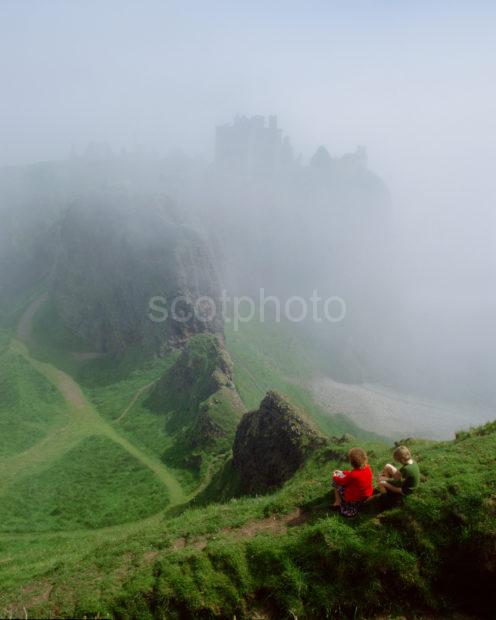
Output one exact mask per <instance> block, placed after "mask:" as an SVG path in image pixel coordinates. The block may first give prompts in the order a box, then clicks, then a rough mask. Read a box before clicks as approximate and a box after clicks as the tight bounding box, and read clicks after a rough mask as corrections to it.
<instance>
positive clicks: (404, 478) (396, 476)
mask: <svg viewBox="0 0 496 620" xmlns="http://www.w3.org/2000/svg"><path fill="white" fill-rule="evenodd" d="M393 457H394V460H395V461H396V462H397V463H400V464H401V467H400V468H399V469H398V468H396V467H395V466H394V465H391V464H390V463H388V464H387V465H385V467H384V469H383V470H382V473H381V474H380V476H379V491H380V493H381V494H383V495H384V494H388V493H394V494H396V495H410V494H411V493H413V491H414V490H415V489H416V488H417V487H418V485H419V483H420V470H419V466H418V464H417V463H416V462H415V461H414V460H413V458H412V454H411V452H410V450H409V449H408V448H407V447H406V446H398V447H397V448H396V449H395V451H394V452H393Z"/></svg>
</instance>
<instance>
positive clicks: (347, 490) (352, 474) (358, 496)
mask: <svg viewBox="0 0 496 620" xmlns="http://www.w3.org/2000/svg"><path fill="white" fill-rule="evenodd" d="M343 474H344V476H343V477H342V478H340V477H339V476H333V478H332V479H333V480H334V482H335V483H336V484H339V485H340V486H343V487H344V499H345V501H346V502H360V501H362V500H364V499H367V497H370V496H371V495H372V494H373V492H374V488H373V486H372V470H371V469H370V465H365V467H364V468H363V469H352V470H351V471H347V470H345V471H343Z"/></svg>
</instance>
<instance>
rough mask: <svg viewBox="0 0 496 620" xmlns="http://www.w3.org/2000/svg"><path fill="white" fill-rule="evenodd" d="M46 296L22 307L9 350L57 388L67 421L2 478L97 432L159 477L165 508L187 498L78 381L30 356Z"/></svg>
mask: <svg viewBox="0 0 496 620" xmlns="http://www.w3.org/2000/svg"><path fill="white" fill-rule="evenodd" d="M47 298H48V296H47V295H46V294H43V295H41V296H40V297H37V298H36V299H35V300H34V301H33V302H31V304H30V305H29V306H28V308H27V309H26V310H25V312H24V313H23V315H22V317H21V319H20V321H19V324H18V328H17V340H13V341H12V343H11V349H12V350H13V351H15V352H16V353H18V354H20V355H22V356H23V357H24V359H26V360H27V361H28V362H29V363H30V364H31V365H32V366H33V367H34V368H35V369H36V370H37V371H38V372H40V373H41V374H42V375H43V376H45V377H46V378H47V379H48V380H49V381H50V382H51V383H52V384H53V385H55V387H56V388H57V389H58V390H59V392H60V393H61V394H62V396H63V397H64V399H65V401H66V403H67V406H68V415H67V423H66V424H65V425H64V426H62V427H60V428H57V429H56V430H55V431H53V432H52V433H50V434H49V435H47V436H46V437H45V438H44V439H42V440H41V441H40V442H38V443H37V444H36V445H34V446H32V447H31V448H30V449H29V450H27V451H26V452H23V453H22V454H19V455H17V456H16V457H14V458H13V459H11V460H10V461H9V464H8V466H7V468H6V471H5V472H2V475H4V474H5V477H6V481H9V480H10V481H13V480H14V479H15V476H16V475H17V474H18V473H19V472H20V471H22V470H23V469H27V468H30V467H32V466H33V464H34V463H36V464H37V465H39V466H44V465H46V464H47V463H48V462H51V461H53V460H55V459H56V458H59V457H60V456H61V454H63V453H64V452H66V451H67V450H68V449H70V448H71V447H72V446H73V445H75V444H76V443H77V442H78V441H80V440H81V438H83V437H85V436H89V435H91V434H100V435H105V436H106V437H108V438H109V439H111V440H112V441H114V442H115V443H117V444H119V445H120V446H121V447H122V448H123V449H124V450H126V451H127V452H128V453H129V454H131V455H132V456H133V457H135V458H136V459H137V460H138V461H140V462H141V463H142V464H143V465H145V466H146V467H147V468H148V469H150V470H151V471H152V472H153V473H154V474H155V475H156V476H157V477H158V478H159V480H160V481H161V482H162V484H163V485H164V486H165V487H166V488H167V490H168V493H169V501H170V504H169V507H170V506H173V505H176V504H181V503H183V502H185V501H186V500H187V498H186V495H185V493H184V491H183V489H182V487H181V485H180V484H179V482H178V481H177V480H176V478H175V477H174V476H173V475H172V474H171V472H170V471H169V470H168V469H167V467H166V466H165V465H164V464H163V463H162V462H161V461H159V460H158V459H155V458H153V457H152V456H150V455H148V454H147V453H145V452H143V451H142V450H141V449H140V448H138V447H137V446H135V445H134V444H133V443H131V442H130V441H129V440H128V439H127V438H125V437H123V436H122V435H121V434H120V433H119V432H118V431H117V430H116V429H115V428H114V427H113V426H112V425H111V424H109V423H108V422H107V421H106V420H105V419H104V418H102V417H101V416H100V414H99V413H98V411H97V410H96V408H95V407H94V406H93V405H92V404H91V403H90V402H89V401H88V400H87V399H86V397H85V395H84V393H83V391H82V390H81V387H80V386H79V384H78V383H76V381H74V379H73V378H72V377H71V376H70V375H68V374H67V373H66V372H64V371H63V370H60V369H59V368H56V367H55V366H53V365H52V364H48V363H46V362H40V361H39V360H36V359H34V358H33V357H31V355H30V353H29V350H28V344H29V340H30V336H31V332H32V321H33V319H34V317H35V315H36V313H37V312H38V310H39V309H40V308H41V307H42V305H43V304H44V303H45V301H46V300H47ZM148 387H150V386H149V385H148V386H145V387H144V388H141V390H139V392H138V393H137V394H136V395H135V397H134V398H133V400H132V401H131V403H130V404H129V406H128V407H127V409H126V410H125V411H124V412H123V414H122V415H121V418H122V417H123V416H124V415H125V414H126V413H127V412H128V411H129V410H130V409H131V407H132V406H133V404H134V403H135V402H136V400H137V399H138V398H139V396H140V394H141V393H142V392H143V391H144V390H145V389H147V388H148Z"/></svg>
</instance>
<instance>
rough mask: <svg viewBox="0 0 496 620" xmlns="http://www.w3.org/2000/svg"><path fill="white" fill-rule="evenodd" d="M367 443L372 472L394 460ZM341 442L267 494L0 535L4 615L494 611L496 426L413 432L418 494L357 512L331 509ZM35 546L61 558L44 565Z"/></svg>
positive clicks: (337, 614) (357, 614)
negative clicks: (84, 530)
mask: <svg viewBox="0 0 496 620" xmlns="http://www.w3.org/2000/svg"><path fill="white" fill-rule="evenodd" d="M367 447H368V448H369V453H370V456H371V464H372V466H373V468H374V469H375V470H376V471H377V470H378V469H379V468H380V467H381V466H382V464H383V463H384V462H385V461H386V460H388V461H389V460H390V459H391V453H390V449H389V448H387V447H385V446H381V445H380V444H374V445H368V446H367ZM348 448H349V444H346V443H342V444H334V445H331V446H329V447H327V448H324V449H323V450H321V451H319V452H317V453H316V454H315V455H314V457H313V458H311V459H310V460H309V461H308V462H307V464H306V466H305V467H304V468H303V469H301V470H300V471H299V472H298V473H297V474H296V475H295V476H294V478H293V479H291V480H290V481H289V482H288V483H287V484H286V485H285V486H284V487H283V488H282V489H281V490H279V491H277V492H275V493H273V494H271V495H267V496H263V497H255V498H238V499H235V500H231V501H230V502H228V503H224V504H211V505H209V506H206V507H197V508H187V509H183V510H182V511H181V513H180V514H179V515H177V516H174V514H173V512H172V513H171V514H169V516H168V518H166V519H164V518H161V519H160V518H158V517H154V518H152V519H149V520H148V521H146V522H143V523H141V524H130V525H126V526H121V527H119V528H113V529H112V530H104V531H101V532H99V531H96V532H95V533H93V534H90V535H88V536H84V537H83V535H82V534H78V533H73V534H71V535H70V536H69V535H67V536H64V537H63V538H60V537H55V536H53V535H50V536H45V537H44V538H43V539H42V540H41V539H35V538H33V537H28V538H26V537H22V538H21V537H17V538H16V537H14V536H11V537H9V538H8V539H5V538H4V537H0V541H1V544H2V547H3V549H4V553H5V557H6V561H5V562H3V563H2V564H1V565H0V579H2V580H3V582H4V583H5V584H6V588H5V589H4V592H3V594H2V595H1V598H0V601H1V603H0V612H2V613H3V614H4V615H7V614H8V613H15V612H16V610H18V609H22V606H26V608H27V609H28V610H29V613H30V614H31V615H36V616H37V617H38V616H39V617H49V616H50V614H51V615H52V616H53V615H58V616H78V617H81V616H82V615H84V614H86V615H88V616H91V615H100V617H103V616H111V615H112V616H117V617H139V618H159V617H167V618H176V617H177V618H180V617H192V616H193V617H212V618H213V617H219V618H232V617H233V615H236V617H238V618H244V617H246V618H248V617H254V616H255V615H256V614H258V615H261V616H263V617H269V618H270V617H273V618H281V617H294V616H297V617H301V618H315V617H319V618H325V617H329V618H331V617H336V618H346V617H349V618H352V617H353V618H357V617H371V616H381V615H382V616H388V615H391V616H397V615H408V616H412V617H413V616H415V615H417V616H418V615H420V616H429V615H430V616H431V617H432V616H434V617H440V616H441V617H451V616H453V615H454V614H456V613H464V614H469V615H471V616H474V615H475V616H476V617H484V616H487V617H490V613H491V611H493V610H494V605H495V603H496V599H495V593H494V588H493V587H492V584H493V583H494V578H495V576H496V554H495V553H494V551H495V549H496V528H495V523H496V519H495V517H496V498H495V496H494V469H495V466H496V461H495V458H496V457H495V454H496V434H495V433H494V432H493V433H489V434H485V435H483V436H473V437H467V438H464V439H460V440H457V441H453V442H444V443H433V444H428V443H426V442H418V443H416V442H413V443H412V444H411V449H412V451H413V453H414V455H415V457H416V458H417V459H418V461H419V464H420V467H421V472H422V474H423V482H422V484H421V486H420V488H419V489H418V491H417V492H416V493H415V494H414V495H412V496H410V497H408V498H407V499H406V500H405V502H404V505H403V506H401V507H397V508H394V509H391V510H388V511H385V512H376V511H375V510H373V509H371V510H370V511H369V512H366V513H363V514H362V515H360V517H358V518H357V519H355V520H347V519H344V518H342V517H341V516H340V515H338V514H336V513H332V512H330V510H329V504H330V495H329V479H330V475H331V472H332V470H333V469H334V468H335V467H336V466H341V465H343V464H344V457H345V454H346V451H347V449H348ZM40 545H44V547H45V549H46V550H50V554H51V556H52V557H56V558H58V562H56V563H55V562H52V563H51V564H50V562H49V561H48V560H45V561H40ZM19 554H21V555H22V564H23V565H24V567H25V570H24V576H23V578H22V579H21V578H20V576H19V575H18V574H17V568H18V567H17V565H16V563H15V561H14V558H15V557H19ZM467 583H468V584H470V594H469V595H468V594H467Z"/></svg>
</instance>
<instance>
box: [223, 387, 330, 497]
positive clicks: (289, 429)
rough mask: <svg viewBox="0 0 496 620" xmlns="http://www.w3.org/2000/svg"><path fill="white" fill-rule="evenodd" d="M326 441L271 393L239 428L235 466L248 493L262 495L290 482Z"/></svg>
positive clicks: (274, 393) (301, 414)
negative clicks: (316, 449) (309, 456)
mask: <svg viewBox="0 0 496 620" xmlns="http://www.w3.org/2000/svg"><path fill="white" fill-rule="evenodd" d="M324 441H325V440H324V439H323V437H322V436H321V435H320V434H319V432H318V431H317V430H316V429H315V427H314V426H313V425H312V424H311V422H310V421H309V420H306V419H305V417H304V414H303V413H302V412H300V411H299V410H298V409H296V407H294V406H293V405H292V404H291V403H290V402H289V401H288V400H287V399H286V398H284V397H283V396H281V395H280V394H278V393H277V392H268V393H267V395H266V396H265V398H264V399H263V400H262V402H261V403H260V407H259V409H258V410H257V411H251V412H249V413H247V414H245V415H244V416H243V419H242V420H241V422H240V424H239V426H238V429H237V431H236V437H235V440H234V447H233V464H234V467H235V469H236V470H237V472H238V474H239V476H240V479H241V482H242V485H243V487H244V489H245V491H246V492H248V493H262V492H265V491H268V490H270V489H274V488H276V487H279V486H281V485H282V484H283V483H284V482H286V480H289V478H291V476H292V475H293V474H294V473H295V472H296V471H297V469H298V468H299V467H300V466H301V465H302V464H303V462H304V461H305V459H306V457H307V456H308V455H309V454H310V453H311V452H312V451H313V450H314V449H315V448H317V447H318V446H320V445H323V444H324Z"/></svg>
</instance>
